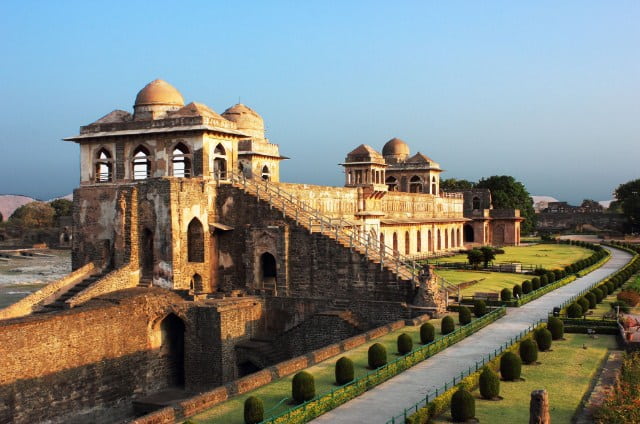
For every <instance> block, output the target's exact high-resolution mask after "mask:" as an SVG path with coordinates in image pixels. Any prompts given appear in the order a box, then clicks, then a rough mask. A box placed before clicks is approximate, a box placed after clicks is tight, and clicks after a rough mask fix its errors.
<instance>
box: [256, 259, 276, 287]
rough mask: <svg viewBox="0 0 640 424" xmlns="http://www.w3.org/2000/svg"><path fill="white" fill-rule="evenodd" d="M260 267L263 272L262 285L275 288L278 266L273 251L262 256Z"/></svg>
mask: <svg viewBox="0 0 640 424" xmlns="http://www.w3.org/2000/svg"><path fill="white" fill-rule="evenodd" d="M260 269H261V274H262V287H264V288H270V289H274V290H275V288H276V283H277V278H278V266H277V264H276V258H275V257H274V256H273V255H272V254H271V253H269V252H265V253H263V254H262V255H261V256H260Z"/></svg>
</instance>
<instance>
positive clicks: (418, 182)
mask: <svg viewBox="0 0 640 424" xmlns="http://www.w3.org/2000/svg"><path fill="white" fill-rule="evenodd" d="M409 192H410V193H422V178H420V177H419V176H417V175H414V176H413V177H411V179H410V180H409Z"/></svg>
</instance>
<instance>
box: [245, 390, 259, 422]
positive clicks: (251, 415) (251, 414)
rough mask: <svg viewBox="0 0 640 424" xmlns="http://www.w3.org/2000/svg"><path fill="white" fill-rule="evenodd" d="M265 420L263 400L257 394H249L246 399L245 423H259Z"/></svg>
mask: <svg viewBox="0 0 640 424" xmlns="http://www.w3.org/2000/svg"><path fill="white" fill-rule="evenodd" d="M262 420H264V405H263V404H262V400H260V399H259V398H257V397H255V396H249V397H248V398H247V399H246V400H245V401H244V423H245V424H258V423H260V422H262Z"/></svg>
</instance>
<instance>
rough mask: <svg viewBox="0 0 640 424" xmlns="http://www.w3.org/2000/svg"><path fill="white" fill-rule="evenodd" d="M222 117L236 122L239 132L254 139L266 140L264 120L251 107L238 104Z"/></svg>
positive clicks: (226, 111)
mask: <svg viewBox="0 0 640 424" xmlns="http://www.w3.org/2000/svg"><path fill="white" fill-rule="evenodd" d="M222 116H223V117H224V118H226V119H228V120H229V121H232V122H235V123H236V126H237V127H238V129H239V130H241V131H243V130H244V132H246V133H247V134H250V135H252V136H253V137H258V138H264V120H263V119H262V116H260V115H259V114H258V112H256V111H255V110H253V109H251V108H250V107H249V106H246V105H243V104H242V103H238V104H237V105H233V106H231V107H230V108H229V109H227V110H225V111H224V113H223V114H222Z"/></svg>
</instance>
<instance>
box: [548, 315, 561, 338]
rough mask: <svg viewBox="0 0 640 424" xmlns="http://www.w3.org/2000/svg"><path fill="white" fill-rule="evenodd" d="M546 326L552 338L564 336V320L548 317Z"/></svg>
mask: <svg viewBox="0 0 640 424" xmlns="http://www.w3.org/2000/svg"><path fill="white" fill-rule="evenodd" d="M547 328H548V329H549V331H550V332H551V338H552V339H553V340H562V338H563V337H564V322H562V320H561V319H560V318H558V317H549V321H548V322H547Z"/></svg>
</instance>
